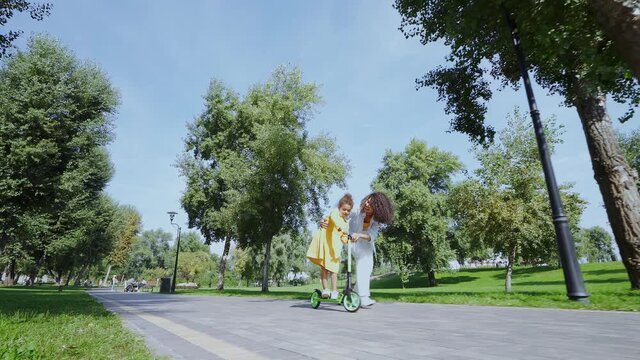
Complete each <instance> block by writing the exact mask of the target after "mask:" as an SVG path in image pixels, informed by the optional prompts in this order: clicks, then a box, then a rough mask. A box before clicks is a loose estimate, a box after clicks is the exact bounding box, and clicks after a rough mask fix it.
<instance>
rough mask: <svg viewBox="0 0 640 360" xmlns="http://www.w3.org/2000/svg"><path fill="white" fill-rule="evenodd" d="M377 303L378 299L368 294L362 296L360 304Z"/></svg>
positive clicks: (369, 304)
mask: <svg viewBox="0 0 640 360" xmlns="http://www.w3.org/2000/svg"><path fill="white" fill-rule="evenodd" d="M375 303H376V301H375V300H373V299H372V298H370V297H368V296H362V297H360V306H371V305H373V304H375Z"/></svg>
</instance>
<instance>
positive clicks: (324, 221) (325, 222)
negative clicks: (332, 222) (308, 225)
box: [319, 218, 329, 229]
mask: <svg viewBox="0 0 640 360" xmlns="http://www.w3.org/2000/svg"><path fill="white" fill-rule="evenodd" d="M319 225H320V227H321V228H323V229H326V228H328V227H329V219H327V218H322V220H320V224H319Z"/></svg>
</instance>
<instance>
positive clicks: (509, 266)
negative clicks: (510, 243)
mask: <svg viewBox="0 0 640 360" xmlns="http://www.w3.org/2000/svg"><path fill="white" fill-rule="evenodd" d="M515 260H516V247H515V246H514V247H513V250H511V253H510V254H509V256H508V257H507V276H505V278H504V291H505V292H508V293H510V292H511V276H512V275H513V263H514V262H515Z"/></svg>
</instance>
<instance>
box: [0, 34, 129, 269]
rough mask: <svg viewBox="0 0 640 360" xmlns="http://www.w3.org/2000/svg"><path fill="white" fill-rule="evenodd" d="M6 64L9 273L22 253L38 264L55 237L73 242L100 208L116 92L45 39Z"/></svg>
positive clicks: (2, 97) (0, 220)
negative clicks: (106, 148) (92, 212)
mask: <svg viewBox="0 0 640 360" xmlns="http://www.w3.org/2000/svg"><path fill="white" fill-rule="evenodd" d="M3 65H4V66H3V67H2V69H1V70H0V140H1V141H0V143H2V144H3V146H1V147H0V159H1V160H0V174H1V176H0V252H1V253H2V254H3V256H4V257H5V258H7V259H8V261H9V264H10V268H13V264H15V260H16V259H17V258H19V257H20V256H27V257H30V258H32V259H34V261H35V262H36V263H42V261H43V260H44V256H45V252H46V251H48V250H47V247H48V246H49V245H50V242H51V241H53V240H55V241H63V242H64V241H69V242H70V243H74V242H77V241H76V240H77V239H78V236H79V235H80V234H81V233H82V232H83V230H82V229H80V228H81V227H82V226H85V225H86V224H87V223H86V222H83V221H82V219H86V218H90V212H91V209H97V208H99V205H98V204H97V203H98V202H99V201H100V200H99V198H100V196H101V191H102V190H103V188H104V186H105V185H106V182H107V181H108V180H109V178H110V176H111V172H112V170H111V165H110V163H109V159H108V155H107V153H106V150H105V146H106V145H107V144H108V143H109V142H110V141H111V139H112V129H111V128H112V121H111V114H113V113H114V112H115V110H116V106H117V94H116V92H115V90H114V89H113V88H112V87H111V84H110V83H109V81H108V79H107V77H106V76H105V74H104V73H103V72H102V71H101V70H100V69H99V68H98V67H97V66H95V65H92V64H88V63H81V62H80V61H78V60H77V59H76V58H75V56H74V55H73V54H72V53H71V52H70V51H69V50H67V49H66V48H64V47H63V46H62V45H60V44H59V43H58V42H56V41H54V40H52V39H50V38H48V37H46V36H37V37H34V38H32V39H31V40H30V41H29V44H28V48H27V50H26V51H24V52H22V51H19V52H18V53H17V54H16V55H15V56H14V57H11V58H6V59H4V63H3ZM74 218H75V219H76V220H77V221H76V220H74ZM76 224H77V228H76ZM63 238H64V239H66V240H64V239H63ZM72 238H75V239H76V240H72ZM54 247H55V246H54ZM49 250H51V248H50V249H49ZM10 278H11V276H10Z"/></svg>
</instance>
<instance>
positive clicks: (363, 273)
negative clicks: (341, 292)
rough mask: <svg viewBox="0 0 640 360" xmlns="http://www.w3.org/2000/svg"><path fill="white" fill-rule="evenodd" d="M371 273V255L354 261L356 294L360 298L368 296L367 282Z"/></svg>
mask: <svg viewBox="0 0 640 360" xmlns="http://www.w3.org/2000/svg"><path fill="white" fill-rule="evenodd" d="M372 272H373V254H371V255H370V256H367V255H365V256H360V257H358V258H357V259H356V292H357V293H358V295H360V296H361V297H363V296H370V295H371V293H370V292H369V281H370V279H371V273H372Z"/></svg>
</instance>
